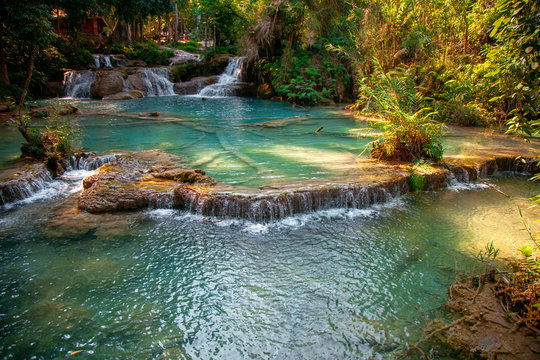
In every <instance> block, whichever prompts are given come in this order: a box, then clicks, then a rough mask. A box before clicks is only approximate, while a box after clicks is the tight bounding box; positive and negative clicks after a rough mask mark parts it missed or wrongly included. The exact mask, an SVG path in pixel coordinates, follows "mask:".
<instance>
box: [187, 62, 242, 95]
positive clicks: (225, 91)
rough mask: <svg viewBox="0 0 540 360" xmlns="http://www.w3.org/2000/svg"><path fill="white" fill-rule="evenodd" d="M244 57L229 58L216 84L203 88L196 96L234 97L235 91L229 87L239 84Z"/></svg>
mask: <svg viewBox="0 0 540 360" xmlns="http://www.w3.org/2000/svg"><path fill="white" fill-rule="evenodd" d="M244 60H245V57H237V58H230V59H229V63H228V65H227V68H226V69H225V71H224V72H223V74H221V75H220V76H219V80H218V82H217V83H216V84H213V85H209V86H207V87H205V88H203V89H202V90H201V91H200V92H199V93H198V94H197V96H203V97H229V96H234V95H235V91H234V89H232V88H231V87H230V85H232V84H235V83H238V82H240V80H241V79H242V71H243V64H244Z"/></svg>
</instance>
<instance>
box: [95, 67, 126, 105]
mask: <svg viewBox="0 0 540 360" xmlns="http://www.w3.org/2000/svg"><path fill="white" fill-rule="evenodd" d="M123 85H124V78H123V77H122V74H121V73H119V72H118V71H98V73H97V79H96V81H95V82H94V83H93V84H92V88H91V94H92V97H93V98H97V99H102V98H104V97H105V96H108V95H113V94H116V93H119V92H121V91H122V90H123Z"/></svg>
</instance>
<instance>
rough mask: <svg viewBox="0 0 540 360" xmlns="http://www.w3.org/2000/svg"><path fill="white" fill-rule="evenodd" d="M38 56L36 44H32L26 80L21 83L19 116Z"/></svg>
mask: <svg viewBox="0 0 540 360" xmlns="http://www.w3.org/2000/svg"><path fill="white" fill-rule="evenodd" d="M35 57H36V44H35V43H32V44H30V51H29V54H28V64H27V66H26V75H25V77H24V82H23V83H22V85H21V89H22V94H21V98H20V99H19V116H21V115H22V106H23V105H24V100H25V99H26V94H27V93H28V88H29V87H30V80H31V79H32V73H33V72H34V60H35Z"/></svg>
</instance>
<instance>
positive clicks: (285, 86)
mask: <svg viewBox="0 0 540 360" xmlns="http://www.w3.org/2000/svg"><path fill="white" fill-rule="evenodd" d="M258 66H259V68H260V71H261V73H262V75H263V76H264V77H266V78H267V79H268V82H270V83H271V84H272V87H273V89H274V91H275V93H276V94H277V95H279V96H281V97H283V98H284V99H285V100H287V101H290V102H293V103H296V104H301V105H316V104H325V103H331V102H333V101H336V102H338V101H340V100H341V99H340V98H339V96H340V94H338V83H339V82H341V83H342V85H343V86H344V87H348V86H349V85H350V83H351V81H350V78H349V76H348V74H347V71H346V69H345V66H344V65H343V64H342V63H341V61H340V60H339V59H336V58H335V57H333V56H332V55H331V54H330V53H328V52H327V51H326V50H324V47H323V46H322V45H320V44H319V45H313V46H312V50H311V51H309V50H303V49H292V50H290V51H289V52H288V53H287V54H285V55H283V56H281V57H277V58H274V59H273V61H272V62H260V63H259V64H258Z"/></svg>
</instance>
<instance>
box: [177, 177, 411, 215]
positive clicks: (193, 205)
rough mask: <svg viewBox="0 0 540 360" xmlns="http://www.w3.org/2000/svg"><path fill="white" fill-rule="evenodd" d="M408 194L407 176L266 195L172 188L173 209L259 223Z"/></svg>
mask: <svg viewBox="0 0 540 360" xmlns="http://www.w3.org/2000/svg"><path fill="white" fill-rule="evenodd" d="M408 191H409V182H408V179H407V178H406V177H403V178H401V179H398V180H396V181H389V182H385V183H377V184H370V185H363V184H362V185H361V184H349V185H341V186H332V187H322V188H318V189H310V190H302V191H296V192H291V193H283V194H279V195H268V196H244V195H234V194H219V195H209V194H207V193H200V192H197V191H195V190H193V189H189V188H185V187H181V188H177V189H175V193H174V206H175V207H177V208H181V209H185V210H188V211H190V212H192V213H195V214H199V215H204V216H216V217H226V218H244V219H249V220H250V221H255V222H260V221H266V220H273V219H279V218H283V217H287V216H292V215H295V214H300V213H306V212H312V211H318V210H325V209H332V208H346V209H349V208H354V209H360V208H365V207H367V206H370V205H373V204H377V203H384V202H388V201H390V200H391V199H393V198H395V197H398V196H400V195H402V194H404V193H406V192H408Z"/></svg>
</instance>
